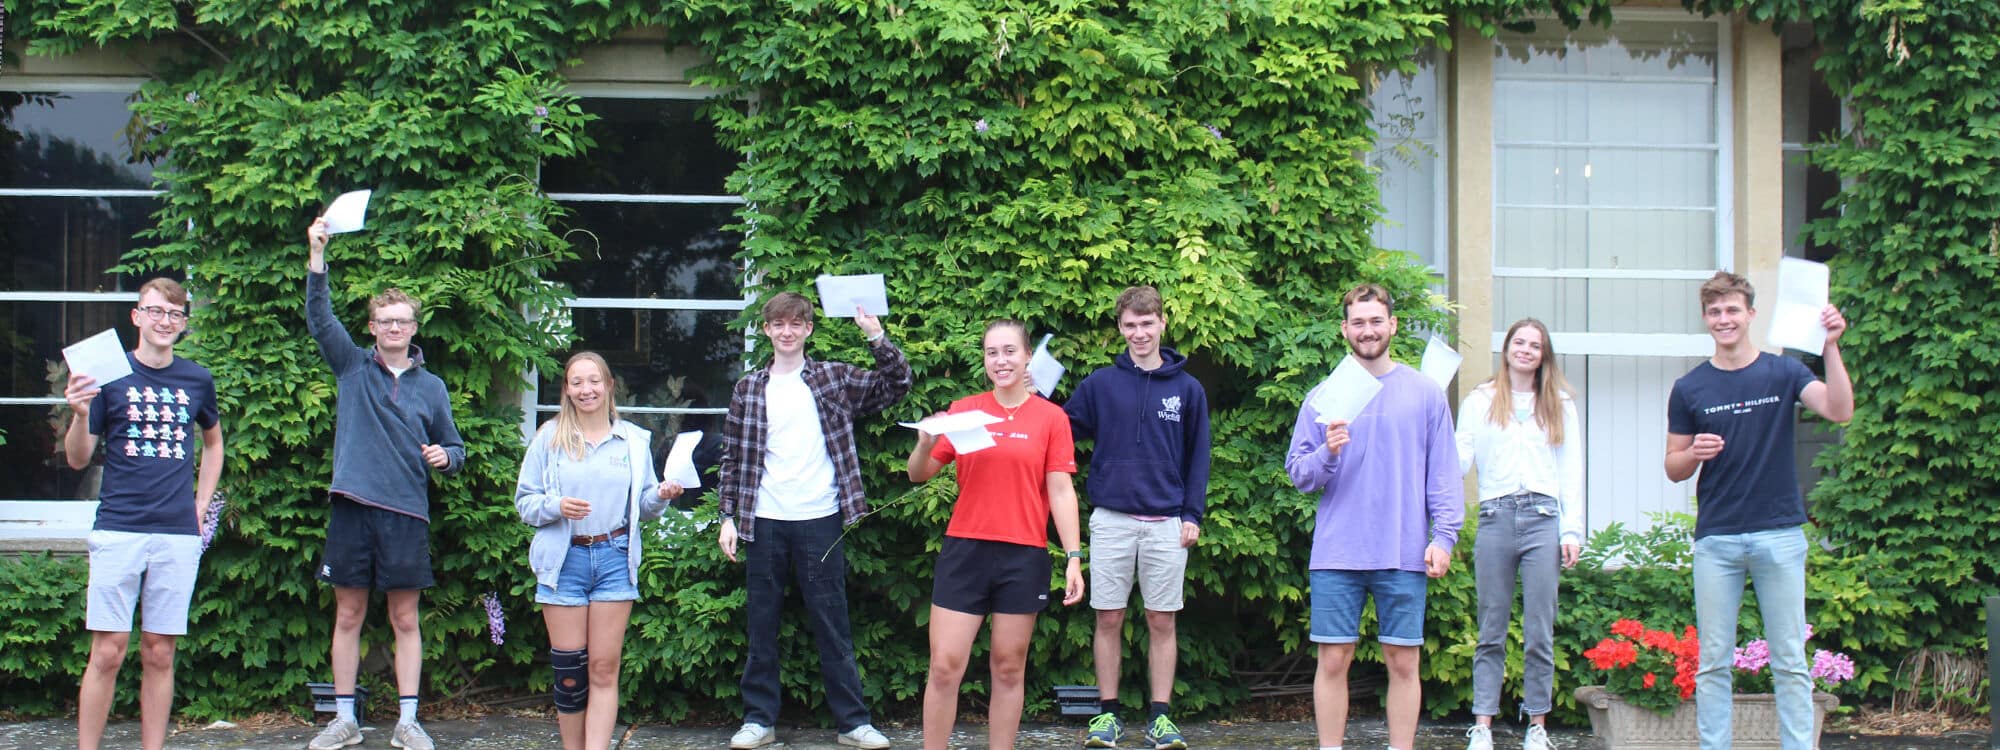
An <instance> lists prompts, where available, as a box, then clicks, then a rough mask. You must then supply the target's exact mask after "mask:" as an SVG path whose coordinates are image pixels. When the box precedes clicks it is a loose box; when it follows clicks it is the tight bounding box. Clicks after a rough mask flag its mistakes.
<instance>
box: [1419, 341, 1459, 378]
mask: <svg viewBox="0 0 2000 750" xmlns="http://www.w3.org/2000/svg"><path fill="white" fill-rule="evenodd" d="M1464 361H1465V355H1462V354H1459V353H1458V350H1457V349H1453V348H1451V345H1450V344H1447V343H1445V342H1444V339H1441V338H1438V337H1436V336H1432V337H1431V338H1430V341H1428V342H1425V343H1424V362H1423V365H1422V366H1421V367H1419V368H1417V369H1419V370H1422V371H1423V373H1424V376H1425V377H1428V378H1430V379H1431V380H1432V381H1435V382H1436V383H1437V384H1438V387H1439V388H1444V389H1447V390H1449V389H1450V388H1451V379H1452V377H1453V376H1455V375H1457V374H1458V365H1459V363H1461V362H1464Z"/></svg>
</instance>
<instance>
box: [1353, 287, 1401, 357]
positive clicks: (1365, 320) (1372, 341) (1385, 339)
mask: <svg viewBox="0 0 2000 750" xmlns="http://www.w3.org/2000/svg"><path fill="white" fill-rule="evenodd" d="M1340 335H1341V336H1342V337H1344V338H1346V339H1347V346H1348V348H1350V349H1353V350H1354V358H1355V359H1358V360H1361V361H1364V362H1373V361H1375V360H1379V359H1381V358H1383V357H1386V356H1388V355H1389V341H1390V340H1391V339H1394V338H1395V337H1396V316H1394V315H1390V314H1389V306H1388V305H1385V304H1383V303H1382V302H1381V301H1379V300H1372V299H1371V300H1359V301H1356V302H1354V303H1353V304H1350V305H1348V306H1347V319H1346V320H1344V321H1341V324H1340Z"/></svg>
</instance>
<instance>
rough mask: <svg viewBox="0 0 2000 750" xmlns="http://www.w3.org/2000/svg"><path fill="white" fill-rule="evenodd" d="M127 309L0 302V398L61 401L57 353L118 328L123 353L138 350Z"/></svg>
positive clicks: (128, 306) (125, 304)
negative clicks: (0, 376) (0, 374)
mask: <svg viewBox="0 0 2000 750" xmlns="http://www.w3.org/2000/svg"><path fill="white" fill-rule="evenodd" d="M131 309H132V303H130V302H0V317H4V318H5V319H6V321H7V324H8V326H9V330H12V331H13V335H11V336H8V337H7V338H6V339H5V340H6V342H7V345H6V346H4V347H0V370H4V371H5V372H6V374H7V381H6V383H5V385H4V386H0V387H4V388H5V390H4V392H0V396H6V397H9V398H34V397H39V396H61V395H62V393H63V384H62V383H61V382H58V381H56V380H55V379H54V378H55V376H54V372H55V370H56V368H58V367H60V366H61V365H62V364H63V358H62V348H63V347H65V346H68V345H70V344H74V343H76V342H78V341H81V340H83V339H84V338H85V337H87V336H90V335H92V334H95V333H97V332H98V331H102V330H104V329H106V328H114V329H117V331H118V339H119V341H120V342H122V343H123V344H124V345H125V348H126V349H127V350H130V349H131V348H132V347H135V346H138V344H139V335H138V333H137V332H136V331H134V330H132V317H131V315H130V311H131ZM8 440H9V441H10V442H11V441H12V440H13V433H12V432H11V431H10V432H9V433H8ZM0 497H6V495H0Z"/></svg>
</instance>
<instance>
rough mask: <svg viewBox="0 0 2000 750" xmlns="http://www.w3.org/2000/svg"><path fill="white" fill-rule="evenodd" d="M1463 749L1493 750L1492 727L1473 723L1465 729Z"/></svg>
mask: <svg viewBox="0 0 2000 750" xmlns="http://www.w3.org/2000/svg"><path fill="white" fill-rule="evenodd" d="M1465 750H1493V728H1492V727H1489V726H1485V725H1483V724H1474V725H1472V728H1471V729H1467V730H1465Z"/></svg>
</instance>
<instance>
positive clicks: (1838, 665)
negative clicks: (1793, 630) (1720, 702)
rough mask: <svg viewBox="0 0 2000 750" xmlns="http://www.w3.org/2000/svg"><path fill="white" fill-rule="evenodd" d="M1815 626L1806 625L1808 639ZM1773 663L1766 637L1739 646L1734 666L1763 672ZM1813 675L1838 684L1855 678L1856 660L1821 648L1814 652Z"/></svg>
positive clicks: (1815, 677)
mask: <svg viewBox="0 0 2000 750" xmlns="http://www.w3.org/2000/svg"><path fill="white" fill-rule="evenodd" d="M1812 636H1813V627H1812V626H1811V625H1807V626H1806V639H1807V640H1811V639H1812ZM1770 665H1771V644H1770V643H1768V642H1766V641H1765V640H1764V639H1762V638H1759V639H1757V640H1754V641H1751V642H1749V643H1745V644H1743V645H1742V646H1739V647H1737V649H1736V655H1735V658H1734V660H1733V664H1732V666H1734V667H1735V668H1736V669H1738V670H1741V671H1744V672H1751V673H1756V672H1761V671H1763V670H1764V668H1765V667H1767V666H1770ZM1811 675H1812V677H1813V679H1816V680H1819V681H1820V682H1821V683H1823V684H1825V685H1827V686H1833V685H1838V684H1840V683H1843V682H1846V681H1848V680H1852V679H1854V660H1853V659H1851V658H1848V656H1847V655H1846V654H1842V653H1838V652H1834V651H1828V650H1826V649H1819V650H1817V651H1814V652H1813V659H1812V670H1811Z"/></svg>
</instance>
